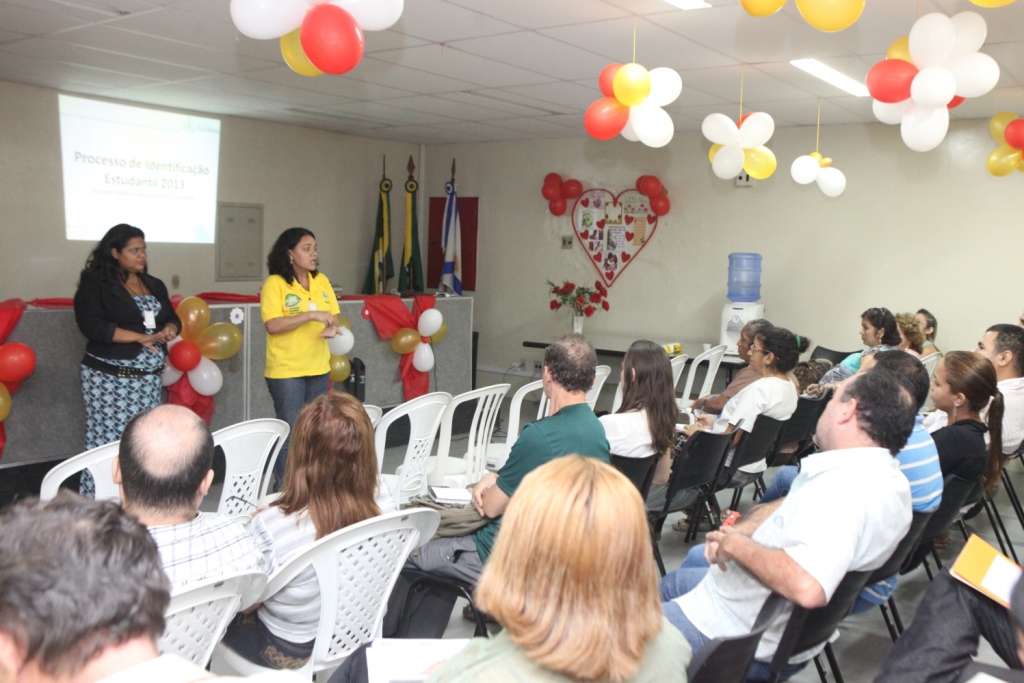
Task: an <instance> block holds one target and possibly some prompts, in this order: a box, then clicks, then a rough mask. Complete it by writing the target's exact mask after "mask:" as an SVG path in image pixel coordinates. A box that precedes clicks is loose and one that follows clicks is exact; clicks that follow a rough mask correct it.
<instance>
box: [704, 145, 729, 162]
mask: <svg viewBox="0 0 1024 683" xmlns="http://www.w3.org/2000/svg"><path fill="white" fill-rule="evenodd" d="M724 146H725V145H720V144H718V143H717V142H716V143H715V144H713V145H711V151H710V152H708V161H710V162H711V163H715V155H716V154H718V150H720V149H722V147H724Z"/></svg>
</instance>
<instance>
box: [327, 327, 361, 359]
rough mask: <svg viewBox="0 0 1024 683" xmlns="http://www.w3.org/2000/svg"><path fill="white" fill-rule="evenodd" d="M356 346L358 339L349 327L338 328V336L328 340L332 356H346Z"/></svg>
mask: <svg viewBox="0 0 1024 683" xmlns="http://www.w3.org/2000/svg"><path fill="white" fill-rule="evenodd" d="M355 345H356V337H355V335H354V334H352V330H350V329H348V328H347V327H340V328H338V334H336V335H334V336H333V337H331V338H330V339H328V340H327V348H328V349H330V351H331V355H332V356H344V355H345V354H346V353H348V352H349V351H351V350H352V347H353V346H355Z"/></svg>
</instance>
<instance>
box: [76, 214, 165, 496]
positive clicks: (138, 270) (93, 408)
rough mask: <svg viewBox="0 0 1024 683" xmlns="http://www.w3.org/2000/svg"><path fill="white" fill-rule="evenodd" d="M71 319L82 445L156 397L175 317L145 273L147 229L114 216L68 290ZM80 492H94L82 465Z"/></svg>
mask: <svg viewBox="0 0 1024 683" xmlns="http://www.w3.org/2000/svg"><path fill="white" fill-rule="evenodd" d="M75 321H76V322H77V323H78V329H80V330H81V331H82V334H84V335H85V336H86V338H87V339H88V340H89V343H88V344H87V345H86V347H85V356H84V357H83V358H82V367H81V375H82V397H83V399H84V400H85V448H86V450H90V449H93V448H96V447H98V446H102V445H104V444H107V443H110V442H112V441H118V440H119V439H120V438H121V432H123V431H124V428H125V426H126V425H127V424H128V422H129V421H130V420H131V419H132V418H133V417H135V416H136V415H138V414H139V413H141V412H143V411H146V410H149V409H150V408H153V407H155V406H158V405H160V401H161V393H160V375H161V373H162V372H163V369H164V362H165V361H166V359H167V346H166V344H167V342H169V341H171V340H172V339H174V338H175V337H176V336H178V333H179V332H180V331H181V320H179V319H178V316H177V314H176V313H175V312H174V306H172V305H171V301H170V299H169V298H168V296H167V287H165V286H164V283H163V282H161V281H160V280H158V279H156V278H155V277H152V276H150V275H149V274H147V273H146V235H145V234H144V233H143V232H142V231H141V230H139V229H138V228H136V227H134V226H131V225H126V224H124V223H121V224H120V225H115V226H114V227H112V228H111V229H110V230H108V231H107V234H106V235H104V236H103V239H102V240H100V243H99V245H97V247H96V248H95V249H94V250H93V252H92V254H90V255H89V258H88V260H86V262H85V269H84V270H83V271H82V275H81V279H80V280H79V283H78V291H77V292H75ZM80 490H81V492H82V494H83V495H89V496H92V495H94V494H95V486H94V484H93V480H92V475H91V474H90V473H89V471H88V470H85V471H84V472H83V473H82V485H81V487H80Z"/></svg>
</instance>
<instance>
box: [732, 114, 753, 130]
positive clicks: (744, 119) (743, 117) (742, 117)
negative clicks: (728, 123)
mask: <svg viewBox="0 0 1024 683" xmlns="http://www.w3.org/2000/svg"><path fill="white" fill-rule="evenodd" d="M753 113H754V112H752V111H748V112H747V113H746V114H744V115H743V116H741V117H740V120H739V123H737V124H736V127H737V128H738V127H739V126H742V125H743V122H744V121H746V120H747V117H748V116H750V115H751V114H753Z"/></svg>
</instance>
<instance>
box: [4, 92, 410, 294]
mask: <svg viewBox="0 0 1024 683" xmlns="http://www.w3.org/2000/svg"><path fill="white" fill-rule="evenodd" d="M218 118H220V119H221V121H222V124H221V152H220V177H219V187H218V199H219V201H222V202H241V203H250V204H263V206H264V213H263V223H264V234H263V252H264V254H266V252H267V251H269V249H270V246H271V245H272V244H273V242H274V239H275V238H276V237H277V235H278V234H280V232H281V231H282V230H284V229H285V228H288V227H292V226H296V225H300V226H303V227H307V228H309V229H310V230H312V231H313V232H314V233H316V236H317V242H318V245H319V249H320V259H321V266H320V267H321V270H323V272H325V273H327V275H328V277H330V278H331V281H332V282H334V283H336V284H340V285H342V286H343V287H344V289H345V291H346V292H348V293H354V292H358V291H359V290H360V289H361V288H362V284H363V278H364V277H365V276H366V267H367V263H368V262H369V257H370V249H371V243H372V240H373V229H374V221H375V219H376V212H377V194H378V189H377V186H378V183H379V182H380V173H381V155H384V154H386V155H387V158H388V171H389V176H390V177H391V178H392V180H394V181H395V189H394V190H392V194H391V208H392V237H393V241H392V255H393V257H394V259H395V265H396V267H397V266H398V263H399V260H400V259H401V255H402V242H401V240H402V239H403V237H402V236H403V235H404V230H405V228H404V226H405V196H404V192H405V191H404V189H403V187H404V183H405V178H406V176H407V171H406V170H405V169H406V164H407V163H408V160H409V155H410V154H411V155H413V158H414V159H415V160H416V162H417V164H418V163H419V150H418V147H417V146H415V145H410V144H404V143H392V142H383V141H379V140H371V139H367V138H358V137H352V136H349V135H342V134H339V133H332V132H327V131H321V130H315V129H311V128H302V127H298V126H287V125H281V124H276V123H268V122H263V121H255V120H250V119H242V118H235V117H228V116H223V117H218ZM139 227H140V228H142V229H143V230H145V228H146V226H145V225H140V226H139ZM395 240H397V241H395ZM94 246H95V245H94V244H93V243H89V242H69V241H67V240H65V238H64V202H63V187H62V179H61V156H60V129H59V122H58V116H57V92H56V91H54V90H48V89H44V88H37V87H34V86H27V85H18V84H13V83H6V82H0V299H6V298H9V297H21V298H24V299H31V298H34V297H60V296H73V294H74V290H75V284H76V282H77V281H78V273H79V271H80V270H81V268H82V266H83V265H84V263H85V259H86V256H88V254H89V252H90V251H91V249H92V248H93V247H94ZM149 258H150V264H149V271H150V273H152V274H153V275H155V276H157V277H159V278H161V279H163V280H164V281H165V282H166V284H167V286H168V287H169V288H170V287H171V277H172V275H179V276H180V278H181V285H180V287H179V288H178V289H177V290H173V289H172V291H171V293H172V294H173V293H180V294H183V295H189V294H195V293H198V292H202V291H227V292H238V293H246V294H255V293H256V292H257V291H258V289H259V287H260V283H259V282H215V281H214V277H215V260H214V246H213V245H212V244H211V245H186V244H151V245H150V247H149ZM395 285H396V286H397V281H396V282H395Z"/></svg>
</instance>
